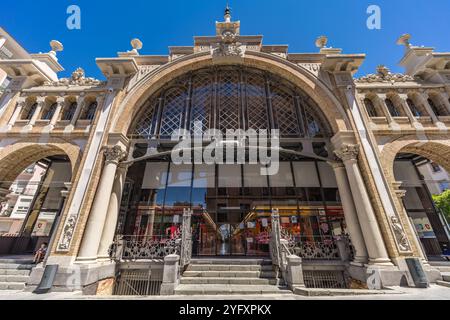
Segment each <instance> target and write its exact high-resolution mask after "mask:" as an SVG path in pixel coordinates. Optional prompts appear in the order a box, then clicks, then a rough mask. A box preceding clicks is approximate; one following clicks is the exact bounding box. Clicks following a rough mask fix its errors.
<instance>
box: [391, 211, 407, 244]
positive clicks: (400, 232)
mask: <svg viewBox="0 0 450 320" xmlns="http://www.w3.org/2000/svg"><path fill="white" fill-rule="evenodd" d="M391 226H392V229H393V230H394V234H395V238H396V239H397V243H398V246H399V248H400V250H401V251H409V250H411V247H410V245H409V242H408V238H407V237H406V233H405V230H404V229H403V226H402V225H401V223H400V221H399V220H398V219H397V217H395V216H391Z"/></svg>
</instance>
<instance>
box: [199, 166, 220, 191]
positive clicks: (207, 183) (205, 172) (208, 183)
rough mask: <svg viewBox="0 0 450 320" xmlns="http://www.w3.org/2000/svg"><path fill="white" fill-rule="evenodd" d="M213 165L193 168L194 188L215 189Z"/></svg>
mask: <svg viewBox="0 0 450 320" xmlns="http://www.w3.org/2000/svg"><path fill="white" fill-rule="evenodd" d="M215 169H216V167H215V165H208V164H198V165H195V168H194V181H193V187H194V188H214V187H215V180H216V177H215V174H216V170H215Z"/></svg>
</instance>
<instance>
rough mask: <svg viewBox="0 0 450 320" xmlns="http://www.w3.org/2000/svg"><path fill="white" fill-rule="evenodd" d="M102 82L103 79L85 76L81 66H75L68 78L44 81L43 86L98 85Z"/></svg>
mask: <svg viewBox="0 0 450 320" xmlns="http://www.w3.org/2000/svg"><path fill="white" fill-rule="evenodd" d="M102 84H104V82H103V81H100V80H97V79H94V78H86V77H85V72H84V69H83V68H77V69H76V70H75V71H74V72H72V75H71V77H70V78H61V79H59V80H58V81H46V82H44V86H49V87H64V86H66V87H71V86H98V85H102Z"/></svg>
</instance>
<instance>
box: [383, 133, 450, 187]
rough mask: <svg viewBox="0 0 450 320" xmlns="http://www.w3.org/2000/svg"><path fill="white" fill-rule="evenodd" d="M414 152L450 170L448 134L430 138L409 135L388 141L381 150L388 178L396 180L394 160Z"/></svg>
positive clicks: (449, 141) (392, 180)
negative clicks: (398, 156)
mask: <svg viewBox="0 0 450 320" xmlns="http://www.w3.org/2000/svg"><path fill="white" fill-rule="evenodd" d="M401 152H404V153H414V154H417V155H419V156H423V157H425V158H427V159H430V160H431V161H434V162H436V163H439V165H441V166H442V167H443V168H444V169H445V170H446V171H447V172H450V140H449V139H448V136H441V135H438V136H430V137H428V140H418V139H417V136H416V135H408V136H404V137H402V138H399V139H396V140H394V141H391V142H388V143H387V144H386V145H385V146H384V148H383V150H382V152H381V162H382V164H383V168H384V170H385V173H386V175H387V177H388V179H389V180H390V181H391V182H395V176H394V162H395V158H396V156H397V155H398V154H399V153H401Z"/></svg>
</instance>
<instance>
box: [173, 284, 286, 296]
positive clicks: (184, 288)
mask: <svg viewBox="0 0 450 320" xmlns="http://www.w3.org/2000/svg"><path fill="white" fill-rule="evenodd" d="M175 294H177V295H250V294H253V295H260V294H292V291H290V290H287V289H286V288H285V287H277V286H271V285H248V286H245V285H244V286H242V285H228V284H222V285H217V284H202V285H192V284H180V285H179V286H178V287H177V288H176V289H175Z"/></svg>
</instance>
